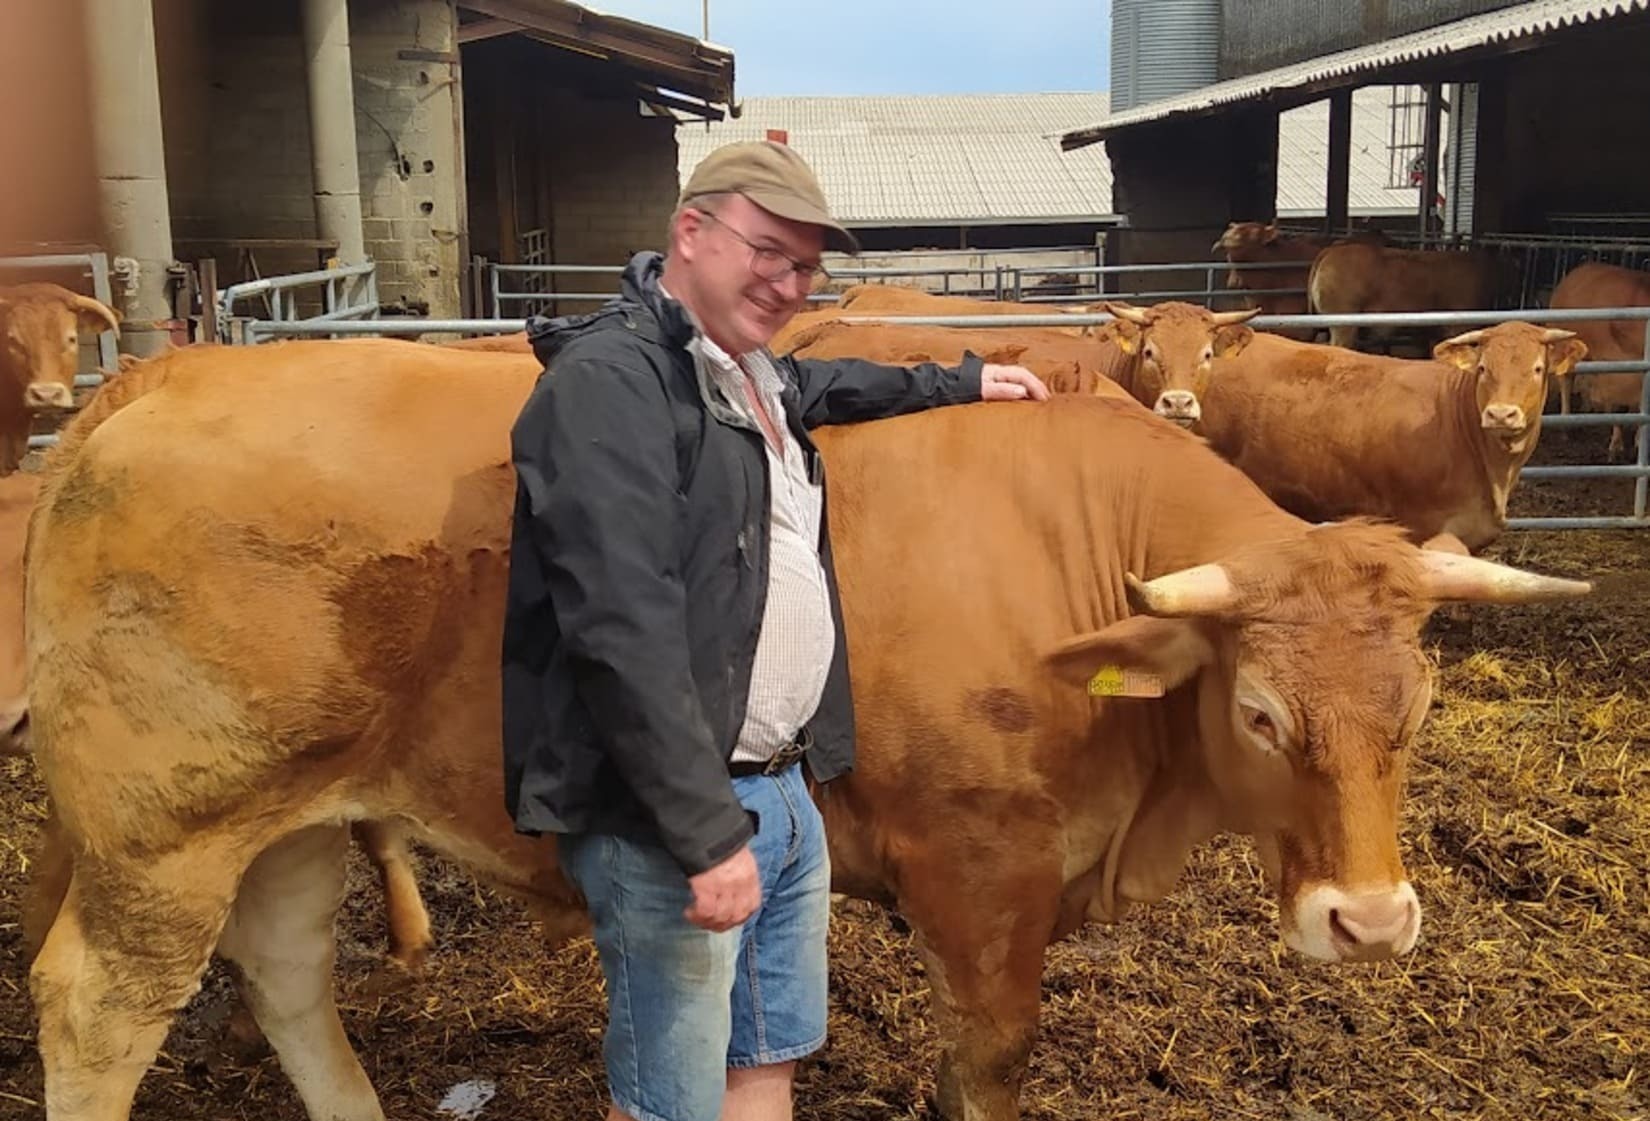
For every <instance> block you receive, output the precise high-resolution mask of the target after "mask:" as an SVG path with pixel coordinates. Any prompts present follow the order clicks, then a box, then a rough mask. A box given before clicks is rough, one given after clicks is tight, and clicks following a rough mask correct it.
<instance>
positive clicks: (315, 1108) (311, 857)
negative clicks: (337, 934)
mask: <svg viewBox="0 0 1650 1121" xmlns="http://www.w3.org/2000/svg"><path fill="white" fill-rule="evenodd" d="M348 852H349V830H348V829H347V828H345V827H344V826H341V825H326V826H314V827H312V828H309V829H303V830H300V831H299V832H297V833H294V834H292V835H291V836H289V837H286V838H285V839H283V840H281V841H279V842H277V843H276V844H275V845H274V846H272V847H271V848H269V849H267V850H266V851H265V852H264V853H263V854H262V855H261V856H259V857H258V859H257V860H255V861H253V862H252V866H251V867H250V868H249V869H247V873H246V876H245V878H244V879H243V880H242V881H241V890H240V894H239V895H238V896H237V897H236V900H235V909H234V911H233V912H232V913H231V915H230V917H229V923H228V925H227V926H225V927H224V931H223V938H222V940H221V941H220V942H219V944H218V952H219V953H221V954H222V955H223V956H224V957H225V958H228V959H229V960H230V961H231V962H233V963H234V964H235V966H236V967H237V968H238V970H239V972H240V978H241V995H242V996H243V998H244V999H245V1000H246V1003H247V1006H248V1007H249V1008H251V1009H252V1015H253V1017H254V1018H255V1019H256V1020H257V1021H258V1027H259V1028H260V1029H261V1030H262V1031H263V1033H264V1038H266V1039H267V1040H269V1044H270V1046H271V1047H273V1048H274V1049H275V1054H276V1055H277V1056H279V1058H280V1060H281V1068H282V1069H283V1070H285V1071H286V1074H287V1077H288V1078H290V1079H291V1080H292V1085H293V1087H294V1088H295V1089H296V1090H297V1091H298V1096H299V1098H301V1099H302V1100H303V1103H304V1108H305V1109H306V1110H307V1111H308V1112H309V1115H310V1117H312V1118H316V1119H321V1118H325V1119H326V1121H383V1118H384V1113H383V1110H381V1109H380V1108H379V1106H378V1095H377V1094H376V1093H375V1092H374V1091H373V1088H372V1083H371V1082H369V1081H368V1080H367V1073H366V1071H364V1070H362V1069H361V1063H360V1061H359V1060H358V1059H357V1058H356V1057H355V1052H354V1051H353V1050H352V1049H351V1048H350V1045H349V1040H348V1038H347V1037H346V1036H345V1035H344V1025H343V1023H342V1022H340V1021H339V1019H338V1006H337V1005H336V1004H335V1003H334V1001H333V992H332V967H333V962H334V959H335V957H336V953H337V944H336V940H335V938H334V935H333V921H334V919H335V918H336V916H337V913H338V908H339V906H340V905H341V904H342V903H343V901H344V871H345V858H346V857H347V855H348Z"/></svg>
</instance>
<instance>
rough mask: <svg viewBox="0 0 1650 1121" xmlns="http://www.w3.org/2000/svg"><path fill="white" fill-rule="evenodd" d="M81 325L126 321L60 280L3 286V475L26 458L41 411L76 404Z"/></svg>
mask: <svg viewBox="0 0 1650 1121" xmlns="http://www.w3.org/2000/svg"><path fill="white" fill-rule="evenodd" d="M81 327H84V328H86V329H87V330H88V331H105V330H108V331H118V330H119V329H120V320H119V317H118V316H116V315H115V313H114V312H113V311H111V310H110V309H109V308H107V307H105V306H104V305H103V304H101V303H99V302H98V301H96V300H94V299H92V298H91V297H90V296H82V295H81V294H80V293H78V292H71V291H69V290H68V289H67V288H60V287H58V286H57V285H55V284H18V285H15V286H13V287H10V288H0V475H9V474H11V473H12V472H13V471H15V470H17V467H18V465H19V464H21V463H22V462H23V456H24V455H26V454H27V453H28V450H29V425H30V421H31V420H32V418H33V417H34V416H35V415H36V414H37V413H45V412H52V411H56V410H60V409H72V408H73V407H74V377H75V371H76V370H77V369H79V366H80V331H79V329H80V328H81Z"/></svg>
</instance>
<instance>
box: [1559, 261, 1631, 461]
mask: <svg viewBox="0 0 1650 1121" xmlns="http://www.w3.org/2000/svg"><path fill="white" fill-rule="evenodd" d="M1552 306H1553V307H1555V308H1590V307H1650V274H1646V273H1642V272H1639V271H1638V270H1637V269H1624V268H1622V267H1620V266H1619V265H1604V264H1599V263H1598V262H1596V261H1589V262H1588V263H1587V264H1584V265H1577V266H1576V267H1575V268H1573V269H1571V270H1570V271H1569V272H1568V273H1566V274H1564V279H1563V280H1561V281H1559V282H1558V287H1557V288H1555V289H1553V298H1552ZM1565 326H1566V327H1569V328H1571V329H1572V330H1574V331H1575V333H1576V334H1577V335H1579V336H1581V340H1582V341H1583V342H1585V343H1586V344H1587V353H1588V354H1589V355H1591V356H1592V358H1593V360H1594V361H1598V362H1640V361H1643V360H1644V333H1645V320H1643V319H1607V320H1594V321H1593V322H1590V323H1567V324H1565ZM1643 383H1644V375H1643V374H1583V375H1582V376H1581V378H1580V379H1579V380H1578V381H1577V382H1576V385H1575V389H1574V390H1571V389H1570V386H1569V384H1568V383H1565V384H1564V386H1563V394H1564V405H1563V409H1564V412H1566V413H1568V412H1569V411H1570V394H1571V393H1572V392H1574V393H1577V394H1579V395H1580V396H1581V402H1582V405H1583V407H1585V408H1586V409H1587V410H1588V411H1590V412H1623V411H1624V412H1637V411H1638V407H1639V404H1640V402H1641V397H1640V393H1641V390H1642V387H1643ZM1638 432H1639V436H1638V438H1639V439H1641V440H1642V439H1643V438H1644V430H1643V429H1642V428H1641V429H1639V430H1638ZM1624 443H1625V441H1624V439H1623V433H1622V430H1621V426H1620V425H1617V426H1616V427H1614V428H1612V429H1611V430H1610V449H1609V455H1610V458H1611V459H1615V458H1616V457H1617V456H1618V455H1620V454H1621V450H1622V447H1623V445H1624Z"/></svg>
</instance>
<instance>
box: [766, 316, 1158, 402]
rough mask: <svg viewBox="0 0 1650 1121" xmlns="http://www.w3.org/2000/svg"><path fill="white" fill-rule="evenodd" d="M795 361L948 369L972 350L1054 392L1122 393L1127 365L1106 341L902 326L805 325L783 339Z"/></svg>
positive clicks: (1014, 330)
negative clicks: (846, 361) (1012, 365)
mask: <svg viewBox="0 0 1650 1121" xmlns="http://www.w3.org/2000/svg"><path fill="white" fill-rule="evenodd" d="M785 345H786V346H787V347H788V353H789V354H791V355H792V356H793V357H795V358H821V359H829V358H864V359H867V360H869V361H872V362H885V363H888V364H890V365H895V366H908V365H913V364H915V363H918V362H939V363H942V364H945V365H954V364H955V363H957V362H960V361H962V358H963V355H964V354H966V353H968V352H972V353H974V354H976V355H978V356H979V357H980V358H981V359H983V360H984V361H986V362H1002V363H1016V364H1018V365H1022V366H1024V367H1026V368H1027V369H1028V370H1030V371H1031V372H1032V373H1034V374H1036V375H1037V376H1038V377H1039V378H1041V379H1042V380H1043V382H1044V383H1045V384H1046V385H1047V386H1048V387H1049V389H1050V391H1051V392H1054V393H1102V392H1105V387H1110V388H1111V390H1112V391H1115V392H1118V393H1122V392H1123V390H1122V388H1121V387H1120V386H1119V385H1118V384H1117V382H1116V380H1113V379H1121V378H1122V377H1123V376H1124V374H1125V373H1126V372H1127V369H1128V367H1130V366H1131V365H1132V364H1133V362H1134V360H1133V359H1132V358H1130V357H1129V356H1128V355H1126V354H1124V353H1123V351H1122V350H1121V349H1120V348H1119V347H1118V346H1117V345H1116V344H1115V343H1113V342H1112V341H1111V340H1110V339H1109V338H1075V337H1073V336H1071V335H1068V334H1065V333H1063V332H1061V331H1056V330H1050V329H1047V328H1042V327H1007V328H1003V327H927V326H923V325H920V324H903V323H844V322H842V321H841V320H838V319H826V320H823V321H818V322H813V323H809V324H806V325H804V326H803V327H802V328H801V329H799V330H797V331H795V332H793V333H792V334H791V335H790V337H789V338H787V339H786V340H785Z"/></svg>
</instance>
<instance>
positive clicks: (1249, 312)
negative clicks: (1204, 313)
mask: <svg viewBox="0 0 1650 1121" xmlns="http://www.w3.org/2000/svg"><path fill="white" fill-rule="evenodd" d="M1259 314H1260V308H1258V307H1251V308H1243V309H1242V310H1241V311H1215V312H1210V313H1209V318H1210V319H1212V320H1214V323H1215V326H1216V327H1230V326H1232V325H1233V324H1234V323H1244V322H1247V321H1248V320H1251V319H1253V318H1254V317H1255V316H1257V315H1259Z"/></svg>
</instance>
